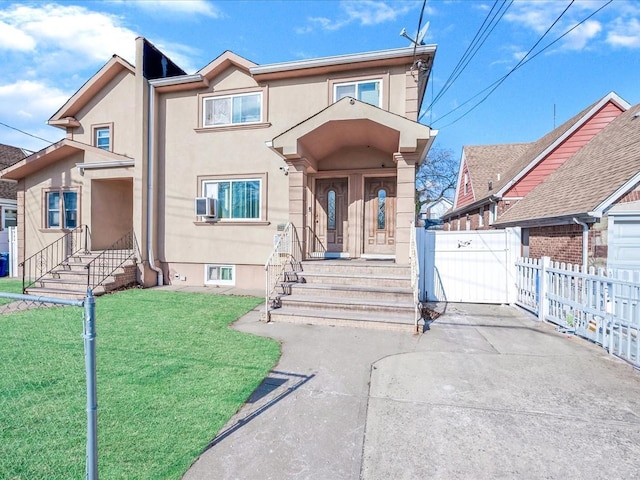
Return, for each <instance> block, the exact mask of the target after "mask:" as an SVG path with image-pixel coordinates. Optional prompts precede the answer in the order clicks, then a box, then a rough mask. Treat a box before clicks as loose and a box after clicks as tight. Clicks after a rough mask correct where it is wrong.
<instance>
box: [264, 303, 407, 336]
mask: <svg viewBox="0 0 640 480" xmlns="http://www.w3.org/2000/svg"><path fill="white" fill-rule="evenodd" d="M271 321H273V322H287V323H300V324H307V325H330V326H340V327H354V328H371V329H380V330H399V331H405V332H414V330H415V324H414V316H413V310H412V311H411V314H399V313H395V314H389V313H384V314H380V313H378V312H371V311H363V312H353V311H339V310H323V309H316V310H308V309H298V308H294V307H282V308H278V309H276V310H271Z"/></svg>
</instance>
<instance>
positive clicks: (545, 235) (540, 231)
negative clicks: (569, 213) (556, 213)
mask: <svg viewBox="0 0 640 480" xmlns="http://www.w3.org/2000/svg"><path fill="white" fill-rule="evenodd" d="M529 256H530V257H532V258H540V257H544V256H547V257H551V260H552V261H554V262H565V263H573V264H581V263H582V227H581V226H580V225H577V224H576V225H557V226H553V227H537V228H530V229H529Z"/></svg>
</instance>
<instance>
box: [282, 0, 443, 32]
mask: <svg viewBox="0 0 640 480" xmlns="http://www.w3.org/2000/svg"><path fill="white" fill-rule="evenodd" d="M420 5H421V3H420V2H415V1H412V2H406V1H393V2H388V1H379V0H348V1H342V2H340V13H339V14H338V16H337V18H335V19H330V18H326V17H310V18H309V19H308V21H309V25H307V26H305V27H298V28H296V29H295V31H296V33H310V32H312V31H314V30H315V29H316V27H317V28H320V29H321V30H329V31H333V30H339V29H340V28H343V27H346V26H347V25H351V24H358V25H360V26H373V25H379V24H381V23H385V22H390V21H394V20H396V19H397V18H399V17H401V16H403V15H405V14H407V13H408V12H410V11H412V10H416V9H419V7H420ZM431 12H432V10H431V9H429V8H426V9H425V14H427V15H429V14H430V13H431Z"/></svg>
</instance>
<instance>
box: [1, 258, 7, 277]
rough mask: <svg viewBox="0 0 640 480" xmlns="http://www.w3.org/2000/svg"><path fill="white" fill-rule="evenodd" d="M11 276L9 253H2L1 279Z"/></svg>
mask: <svg viewBox="0 0 640 480" xmlns="http://www.w3.org/2000/svg"><path fill="white" fill-rule="evenodd" d="M7 275H9V252H0V277H6V276H7Z"/></svg>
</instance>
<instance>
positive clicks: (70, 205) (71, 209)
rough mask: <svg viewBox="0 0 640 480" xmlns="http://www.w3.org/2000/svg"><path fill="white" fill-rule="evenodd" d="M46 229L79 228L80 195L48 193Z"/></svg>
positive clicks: (75, 193)
mask: <svg viewBox="0 0 640 480" xmlns="http://www.w3.org/2000/svg"><path fill="white" fill-rule="evenodd" d="M45 196H46V200H45V201H46V207H47V209H46V210H47V211H46V227H47V228H76V227H77V226H78V193H77V192H55V191H54V192H47V193H46V195H45Z"/></svg>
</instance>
